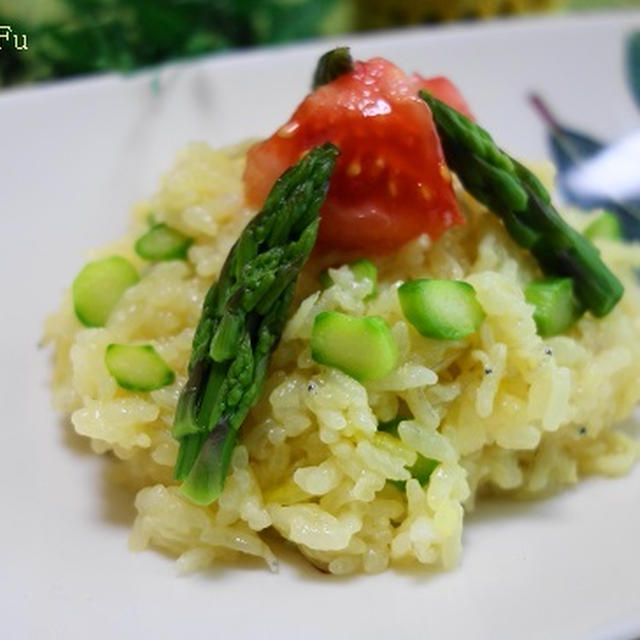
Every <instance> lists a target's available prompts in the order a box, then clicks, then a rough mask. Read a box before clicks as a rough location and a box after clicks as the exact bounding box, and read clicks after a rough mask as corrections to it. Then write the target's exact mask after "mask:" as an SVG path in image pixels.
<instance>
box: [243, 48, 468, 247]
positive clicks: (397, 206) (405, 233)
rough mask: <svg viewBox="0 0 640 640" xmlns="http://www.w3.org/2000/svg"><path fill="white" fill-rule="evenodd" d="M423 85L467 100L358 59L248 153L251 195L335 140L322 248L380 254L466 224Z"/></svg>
mask: <svg viewBox="0 0 640 640" xmlns="http://www.w3.org/2000/svg"><path fill="white" fill-rule="evenodd" d="M332 55H335V56H338V54H337V53H335V54H332ZM342 55H343V54H340V59H342ZM332 59H333V58H332V57H329V58H327V60H332ZM324 66H325V65H321V68H324ZM321 75H322V76H323V78H324V77H325V76H326V74H325V73H322V74H321ZM423 86H426V87H431V88H432V90H433V91H437V90H438V88H442V89H443V90H445V91H446V95H443V98H445V99H449V100H454V101H455V104H454V105H453V106H460V105H463V104H464V100H463V99H462V98H461V97H457V98H456V96H459V94H458V93H457V91H456V89H455V87H454V86H453V85H452V84H451V83H450V82H446V83H443V82H442V81H441V79H435V84H434V85H430V81H429V80H425V79H424V78H421V77H420V76H417V75H413V76H408V75H407V74H405V73H404V72H403V71H402V70H401V69H399V68H398V67H397V66H395V65H394V64H392V63H391V62H389V61H388V60H385V59H383V58H372V59H371V60H367V61H364V62H363V61H356V62H354V63H353V69H352V70H350V71H347V72H343V73H341V74H340V75H338V76H337V77H335V78H334V79H333V80H332V81H331V82H329V83H328V84H324V85H322V86H319V87H318V88H317V89H316V90H315V91H313V92H312V93H311V94H309V95H308V96H307V97H306V98H305V99H304V100H303V101H302V103H301V104H300V105H299V106H298V108H297V109H296V111H295V112H294V114H293V115H292V116H291V118H290V119H289V121H288V122H287V123H285V124H284V125H283V126H282V127H280V128H279V129H278V130H277V131H276V132H275V133H274V134H273V135H272V136H271V137H270V138H268V139H266V140H264V141H262V142H259V143H257V144H256V145H254V146H253V147H252V148H251V149H250V150H249V152H248V154H247V165H246V169H245V174H244V182H245V193H246V197H247V201H248V202H249V203H250V204H251V205H252V206H255V207H259V206H260V205H261V204H262V202H263V201H264V198H265V197H266V195H267V193H268V191H269V189H270V188H271V186H272V185H273V183H274V181H275V180H276V178H277V177H278V175H280V173H282V171H284V169H286V167H288V166H290V165H291V164H293V163H294V162H296V161H297V159H298V158H299V157H300V154H301V153H304V152H305V151H306V150H308V149H309V148H311V147H313V146H314V145H317V144H321V143H323V142H326V141H329V142H332V143H334V144H336V145H337V146H338V147H339V149H340V158H339V159H338V162H337V164H336V169H335V171H334V173H333V175H332V177H331V186H330V188H329V193H328V195H327V199H326V202H325V203H324V205H323V207H322V209H321V221H320V231H319V234H318V243H319V245H321V246H323V247H325V248H332V249H349V250H351V249H353V250H359V251H361V252H363V253H366V254H367V255H375V254H377V253H381V252H389V251H391V250H393V249H397V248H399V247H400V246H401V245H403V244H405V243H406V242H407V241H409V240H411V239H413V238H415V237H417V236H419V235H421V234H423V233H427V234H428V235H429V236H430V237H431V238H432V239H434V240H435V239H436V238H438V237H439V236H440V235H441V234H442V233H443V232H444V231H446V230H447V229H448V228H450V227H451V226H454V225H458V224H462V223H463V222H464V218H463V217H462V215H461V213H460V211H459V207H458V201H457V199H456V197H455V194H454V192H453V187H452V184H451V176H450V174H449V171H448V169H447V166H446V164H445V160H444V156H443V154H442V148H441V146H440V141H439V139H438V136H437V133H436V129H435V126H434V124H433V119H432V117H431V114H430V112H429V109H428V108H427V107H426V106H425V104H424V103H423V102H422V100H420V99H419V98H418V96H417V93H418V90H419V89H420V88H421V87H423Z"/></svg>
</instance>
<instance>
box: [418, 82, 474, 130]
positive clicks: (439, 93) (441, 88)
mask: <svg viewBox="0 0 640 640" xmlns="http://www.w3.org/2000/svg"><path fill="white" fill-rule="evenodd" d="M412 78H413V79H414V80H415V81H416V82H417V83H418V84H419V85H420V88H421V89H427V90H428V91H430V92H431V93H432V94H433V95H434V96H435V97H436V98H438V100H442V102H446V103H447V104H448V105H449V106H450V107H453V108H454V109H456V110H457V111H459V112H460V113H462V114H463V115H465V116H467V118H470V119H471V120H475V118H474V117H473V114H472V113H471V109H469V105H467V101H466V100H465V99H464V98H463V97H462V94H461V93H460V92H459V91H458V88H457V87H456V85H455V84H453V82H451V80H449V78H445V77H444V76H435V77H433V78H424V77H423V76H421V75H420V74H419V73H414V74H413V76H412Z"/></svg>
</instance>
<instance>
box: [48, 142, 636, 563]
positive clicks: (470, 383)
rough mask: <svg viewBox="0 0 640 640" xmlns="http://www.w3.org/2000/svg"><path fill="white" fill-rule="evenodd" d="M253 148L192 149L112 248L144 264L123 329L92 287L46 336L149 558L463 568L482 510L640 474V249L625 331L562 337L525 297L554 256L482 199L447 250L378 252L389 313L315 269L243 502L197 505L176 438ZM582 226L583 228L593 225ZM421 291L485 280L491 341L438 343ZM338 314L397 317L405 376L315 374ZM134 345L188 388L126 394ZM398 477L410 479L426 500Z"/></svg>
mask: <svg viewBox="0 0 640 640" xmlns="http://www.w3.org/2000/svg"><path fill="white" fill-rule="evenodd" d="M245 151H246V148H244V147H237V148H233V149H227V150H223V151H214V150H212V149H210V148H209V147H208V146H206V145H204V144H197V145H192V146H190V147H189V148H188V149H186V150H185V151H184V152H183V153H182V154H181V155H180V156H179V157H178V160H177V163H176V165H175V166H174V168H173V169H172V170H171V171H170V172H169V173H168V174H167V175H166V176H165V177H164V178H163V180H162V182H161V186H160V190H159V192H158V193H157V194H156V195H155V196H154V197H153V198H151V200H149V201H148V202H144V203H141V204H140V205H139V206H137V207H136V208H135V210H134V212H133V221H132V224H131V229H130V232H129V233H128V234H127V235H126V236H125V237H124V238H122V239H121V240H120V241H118V242H117V243H115V244H114V245H111V246H108V247H105V248H103V249H100V250H98V251H96V252H94V253H93V254H92V255H91V256H90V257H91V259H95V258H98V257H103V256H107V255H113V254H118V255H122V256H124V257H126V258H127V259H129V260H130V261H131V262H132V263H133V264H135V265H136V266H137V267H138V268H139V270H140V273H141V279H140V281H139V283H138V284H136V285H135V286H133V287H131V288H130V289H128V290H127V291H126V292H125V294H124V296H123V297H122V298H121V300H120V302H119V303H118V305H117V307H116V309H115V310H114V312H113V313H112V314H111V316H110V318H109V321H108V323H107V326H106V327H104V328H100V329H87V328H84V327H83V326H82V325H81V324H80V323H79V322H78V320H77V319H76V317H75V315H74V312H73V308H72V304H71V298H70V294H67V296H66V297H65V299H64V302H63V304H62V308H61V309H60V311H59V312H58V313H57V314H55V315H53V316H52V317H50V318H49V319H48V321H47V324H46V337H47V339H48V340H49V341H51V342H52V343H53V344H54V345H55V369H54V374H53V381H52V386H53V393H54V399H55V404H56V406H57V407H58V408H59V409H60V410H62V411H64V412H67V413H69V414H71V422H72V423H73V427H74V428H75V430H76V431H77V432H78V433H79V434H81V435H83V436H86V437H88V438H90V439H91V446H92V448H93V449H94V450H95V451H96V452H97V453H110V454H111V458H112V463H111V464H112V467H113V468H112V469H111V471H112V473H111V474H110V477H111V478H112V479H113V480H114V481H117V482H120V483H124V484H126V485H127V486H130V487H132V488H133V489H135V490H136V491H137V496H136V499H135V506H136V509H137V517H136V519H135V523H134V526H133V533H132V535H131V546H132V547H133V548H135V549H143V548H145V547H147V546H154V547H158V548H161V549H164V550H166V551H168V552H170V553H171V554H175V555H176V556H178V562H179V565H180V567H181V568H182V569H184V570H193V569H199V568H201V567H204V566H206V565H207V564H209V563H211V562H214V561H219V560H223V561H229V560H234V559H237V558H239V557H240V556H241V555H242V554H249V555H252V556H258V557H260V558H263V559H264V560H265V561H266V563H267V564H268V565H269V567H271V568H272V569H273V568H275V567H276V566H277V560H276V556H275V555H274V552H273V551H272V549H270V547H269V546H268V543H267V541H268V540H273V539H274V536H273V535H269V536H268V538H265V536H264V533H265V532H267V530H271V531H275V532H277V534H279V535H280V536H281V537H282V538H285V539H287V540H289V541H291V542H292V543H294V544H295V545H296V546H297V547H298V549H299V550H300V552H301V553H302V554H303V555H304V556H305V557H306V558H307V559H308V560H309V561H310V562H312V563H313V564H314V565H315V566H317V567H318V568H320V569H322V570H328V571H330V572H331V573H335V574H346V573H353V572H366V573H376V572H380V571H383V570H384V569H386V568H387V567H388V566H390V565H399V564H402V563H409V564H411V563H416V562H418V563H422V564H427V565H435V566H438V567H444V568H449V567H452V566H454V565H455V564H456V563H457V562H458V560H459V557H460V551H461V534H462V524H463V516H464V512H465V511H468V510H469V509H471V508H472V507H473V504H474V501H475V499H476V496H478V495H482V494H487V493H496V492H499V493H503V494H509V495H513V496H536V495H541V494H546V493H549V492H551V491H554V490H557V489H558V488H559V487H562V486H564V485H567V484H571V483H575V482H576V481H577V480H578V479H579V478H580V477H581V476H583V475H584V474H589V473H600V474H607V475H618V474H623V473H625V472H627V471H628V470H629V468H630V467H631V466H632V464H633V463H634V461H635V460H636V459H637V457H638V455H639V453H640V447H639V446H638V443H637V442H636V441H635V440H633V439H631V438H630V437H628V436H626V435H624V434H623V433H622V432H620V431H616V430H613V429H612V427H613V426H614V425H615V424H616V423H618V422H620V421H621V420H623V419H624V418H626V417H627V416H629V414H630V413H631V411H632V409H633V407H634V405H635V404H636V402H637V401H638V400H639V399H640V290H639V288H638V286H637V285H636V281H635V276H634V273H633V270H634V269H635V268H637V267H639V266H640V251H639V250H638V246H637V245H636V246H632V245H626V244H622V243H617V242H611V241H600V242H599V243H598V247H599V249H600V250H601V252H602V256H603V258H604V260H605V262H606V263H607V264H608V265H609V266H610V267H611V268H612V269H613V270H614V271H615V273H616V274H617V275H618V276H619V277H620V278H621V280H622V281H623V283H624V284H625V287H626V291H625V294H624V297H623V298H622V300H621V302H620V303H619V304H618V305H617V307H616V308H615V309H614V311H613V312H612V313H610V314H609V315H608V316H606V317H605V318H603V319H599V320H598V319H595V318H593V317H592V316H591V315H589V314H587V315H585V316H584V317H583V318H582V319H581V320H580V321H579V322H578V323H577V324H576V325H575V326H574V327H573V328H572V329H571V330H570V332H569V333H568V334H566V335H563V336H559V337H554V338H551V339H546V340H543V339H542V338H540V337H539V336H538V334H537V333H536V326H535V324H534V321H533V319H532V311H533V309H532V307H531V306H530V305H528V304H527V303H526V302H525V300H524V297H523V286H524V285H525V284H526V283H527V282H529V281H530V280H532V279H534V278H538V277H540V273H539V271H538V268H537V266H536V264H535V262H534V261H533V260H532V258H531V257H530V256H529V255H528V254H527V253H526V252H524V251H522V250H521V249H519V248H518V247H517V246H516V245H515V244H514V243H513V242H512V241H511V239H510V238H509V237H508V235H507V234H506V232H505V230H504V228H503V227H502V224H501V223H500V221H499V220H498V219H497V218H496V217H495V216H494V215H492V214H490V213H489V212H487V211H486V210H485V209H484V208H483V207H481V206H480V205H478V203H476V202H475V201H473V200H472V199H471V198H470V197H469V196H467V195H466V194H464V193H463V192H461V191H460V196H459V197H460V200H461V204H462V206H463V209H464V211H465V214H466V217H467V219H468V223H467V224H466V225H465V226H463V227H458V228H455V229H451V230H449V231H448V232H447V233H445V234H444V236H442V238H441V239H440V240H438V241H437V242H436V243H433V244H430V243H429V241H428V240H427V239H426V238H420V239H418V240H416V241H414V242H412V243H410V244H409V245H407V246H405V247H404V248H403V249H402V250H401V251H399V252H398V253H397V254H396V255H393V256H388V257H384V258H380V259H375V262H376V263H377V266H378V270H379V283H378V295H377V297H375V298H374V299H373V300H370V301H365V297H366V296H367V293H368V287H367V284H366V283H362V282H356V281H354V278H353V275H352V273H351V271H350V270H349V269H348V268H347V267H344V266H343V267H338V268H336V269H334V270H332V271H331V276H332V278H333V282H334V284H333V286H331V287H330V288H328V289H326V290H324V291H321V290H320V288H319V284H318V273H319V272H320V271H321V270H322V269H323V268H325V267H326V266H328V265H336V264H337V265H340V264H344V263H345V262H347V261H348V260H349V259H351V257H352V256H337V255H333V256H324V257H322V258H319V257H315V258H312V260H311V261H310V263H309V264H308V265H307V267H306V268H305V271H304V272H303V274H302V276H301V279H300V282H299V292H298V297H297V299H296V301H295V303H294V308H293V310H292V316H291V318H290V320H289V322H288V324H287V326H286V329H285V332H284V335H283V338H282V341H281V343H280V345H279V347H278V348H277V350H276V352H275V353H274V356H273V359H272V363H271V370H270V375H269V377H268V380H267V383H266V386H265V389H264V391H263V394H262V397H261V400H260V401H259V403H258V404H257V406H256V407H255V408H254V409H253V411H252V412H251V414H250V416H249V418H248V419H247V421H246V422H245V424H244V426H243V429H242V433H241V437H240V444H239V445H238V447H237V448H236V450H235V452H234V455H233V459H232V468H231V472H230V475H229V477H228V479H227V482H226V486H225V489H224V492H223V493H222V495H221V497H220V499H219V500H218V501H217V503H215V504H213V505H212V506H210V507H201V506H197V505H195V504H193V503H191V502H190V501H189V500H188V499H186V498H184V497H183V496H182V495H181V494H180V492H179V491H178V489H177V486H176V483H175V481H174V480H173V479H172V471H173V464H174V462H175V459H176V454H177V450H178V446H177V443H176V442H175V441H174V440H173V439H172V438H171V435H170V428H171V424H172V420H173V414H174V410H175V407H176V402H177V399H178V395H179V392H180V389H181V388H182V386H183V384H184V382H185V379H186V366H187V362H188V360H189V355H190V350H191V340H192V337H193V332H194V328H195V325H196V323H197V321H198V318H199V315H200V308H201V304H202V300H203V297H204V294H205V292H206V291H207V289H208V288H209V286H210V285H211V283H212V281H213V280H214V279H215V278H216V276H217V274H218V273H219V271H220V268H221V266H222V263H223V261H224V259H225V257H226V255H227V253H228V251H229V249H230V248H231V246H232V244H233V242H234V241H235V239H236V238H237V236H238V235H239V233H240V232H241V230H242V229H243V227H244V226H245V224H246V223H247V222H248V221H249V219H250V218H251V216H252V215H253V214H254V212H253V211H251V210H249V209H247V208H246V207H245V205H244V202H243V198H242V179H241V178H242V170H243V167H244V157H245ZM150 213H151V214H152V215H153V217H154V219H155V220H156V221H161V222H165V223H166V224H168V225H170V226H172V227H174V228H176V229H179V230H180V231H182V232H184V233H185V234H187V235H189V236H191V237H193V238H194V239H195V241H194V243H193V245H192V246H191V248H190V250H189V254H188V260H187V261H170V262H160V263H156V264H150V263H147V262H145V261H143V260H141V259H140V258H138V256H136V254H135V253H134V251H133V245H134V242H135V240H136V239H137V238H138V237H140V235H142V234H143V233H144V232H145V231H146V229H147V228H148V223H147V217H148V215H149V214H150ZM569 221H570V222H571V223H573V224H575V226H577V227H580V226H584V225H585V224H586V223H587V222H588V221H589V219H588V218H587V217H586V216H583V215H575V214H574V215H573V216H571V215H570V214H569ZM369 257H371V256H369ZM420 277H437V278H450V279H463V280H466V281H467V282H469V283H471V284H472V285H473V287H474V288H475V290H476V292H477V296H478V300H479V302H480V304H481V305H482V307H483V308H484V310H485V312H486V320H485V322H484V323H483V325H482V327H481V328H480V330H479V331H478V332H477V333H476V334H475V335H472V336H470V337H469V338H467V339H465V340H461V341H457V342H448V341H436V340H430V339H427V338H424V337H422V336H420V335H419V334H418V333H417V332H416V330H415V329H414V328H413V327H412V326H410V325H409V324H408V323H407V321H406V320H405V319H404V317H403V315H402V312H401V309H400V306H399V303H398V297H397V294H396V289H397V287H398V286H399V284H401V283H402V281H405V280H408V279H412V278H420ZM325 310H341V311H344V312H346V313H349V314H353V315H363V314H366V315H379V316H382V317H383V318H385V320H386V321H387V322H388V324H389V326H390V327H391V330H392V333H393V335H394V336H395V338H396V341H397V343H398V345H399V351H400V361H399V365H398V367H397V369H396V370H395V371H394V372H393V373H391V374H390V375H389V376H388V377H387V378H385V379H382V380H377V381H375V382H369V383H365V384H361V383H359V382H357V381H355V380H354V379H352V378H350V377H348V376H347V375H345V374H343V373H341V372H340V371H338V370H335V369H331V368H327V367H324V366H321V365H318V364H317V363H315V362H314V361H313V360H312V358H311V355H310V349H309V339H310V334H311V326H312V322H313V318H314V316H315V315H316V314H317V313H319V312H320V311H325ZM112 342H118V343H133V344H135V343H151V344H153V345H154V347H155V348H156V349H157V351H158V352H159V353H160V355H161V356H162V358H163V359H164V360H165V361H166V362H167V363H168V364H169V366H170V367H171V368H172V369H173V370H174V371H175V372H176V380H175V383H174V384H172V385H171V386H169V387H165V388H163V389H160V390H157V391H153V392H150V393H136V392H132V391H126V390H124V389H121V388H120V387H118V385H117V384H116V382H115V380H114V379H113V378H112V377H111V376H110V375H109V373H108V371H107V369H106V367H105V363H104V353H105V348H106V346H107V345H108V344H109V343H112ZM399 413H400V414H402V415H412V416H413V418H412V419H408V420H405V421H403V422H401V423H400V425H399V428H398V437H394V436H392V435H390V434H388V433H384V432H381V431H378V430H377V429H376V427H377V424H378V422H379V421H387V420H391V419H393V418H394V417H395V416H396V415H398V414H399ZM417 453H420V454H422V455H423V456H426V457H428V458H433V459H436V460H438V461H440V464H439V466H438V467H437V468H436V470H435V471H434V472H433V474H432V475H431V478H430V480H429V482H428V484H427V485H426V486H424V487H422V486H420V484H419V483H418V481H417V480H415V479H411V478H410V474H409V472H408V470H407V468H408V467H410V466H411V465H412V464H413V463H414V462H415V460H416V456H417ZM389 480H395V481H406V484H405V485H404V490H403V489H400V488H398V483H395V484H394V483H390V482H388V481H389ZM400 486H402V485H400Z"/></svg>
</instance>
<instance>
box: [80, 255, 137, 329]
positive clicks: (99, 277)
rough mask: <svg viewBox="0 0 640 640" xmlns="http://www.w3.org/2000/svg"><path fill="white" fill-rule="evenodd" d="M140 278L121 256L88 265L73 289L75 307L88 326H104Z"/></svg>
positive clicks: (84, 323) (81, 272) (81, 320)
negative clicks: (114, 309) (124, 295)
mask: <svg viewBox="0 0 640 640" xmlns="http://www.w3.org/2000/svg"><path fill="white" fill-rule="evenodd" d="M139 279H140V277H139V276H138V271H137V270H136V268H135V267H134V266H133V265H132V264H131V263H130V262H129V261H128V260H127V259H125V258H123V257H121V256H110V257H109V258H103V259H101V260H95V261H94V262H90V263H89V264H87V265H85V266H84V267H83V269H82V270H81V271H80V273H78V275H77V276H76V277H75V280H74V281H73V285H72V287H71V294H72V296H73V308H74V310H75V312H76V316H77V318H78V320H80V322H82V324H83V325H84V326H85V327H103V326H104V325H105V324H106V322H107V319H108V318H109V315H110V314H111V311H112V310H113V308H114V307H115V306H116V304H117V303H118V300H120V298H121V297H122V294H123V293H124V292H125V291H126V290H127V289H128V288H129V287H130V286H132V285H134V284H135V283H136V282H138V280H139Z"/></svg>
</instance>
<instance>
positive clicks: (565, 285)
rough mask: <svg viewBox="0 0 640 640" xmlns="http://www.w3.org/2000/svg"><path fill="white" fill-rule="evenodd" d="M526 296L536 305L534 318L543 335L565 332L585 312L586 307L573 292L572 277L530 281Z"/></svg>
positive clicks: (539, 331) (555, 334)
mask: <svg viewBox="0 0 640 640" xmlns="http://www.w3.org/2000/svg"><path fill="white" fill-rule="evenodd" d="M524 297H525V299H526V301H527V302H528V303H529V304H532V305H533V306H534V307H535V311H534V312H533V319H534V320H535V323H536V326H537V327H538V333H539V334H540V335H541V336H543V337H546V336H557V335H559V334H561V333H564V332H565V331H566V330H567V329H568V328H569V327H571V326H572V325H573V324H574V323H575V322H576V321H577V320H579V319H580V317H581V316H582V314H583V313H584V307H583V306H582V304H581V303H580V302H579V301H578V300H576V297H575V295H574V293H573V280H572V279H571V278H545V279H544V280H536V281H534V282H530V283H529V284H528V285H527V286H526V287H525V289H524Z"/></svg>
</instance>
